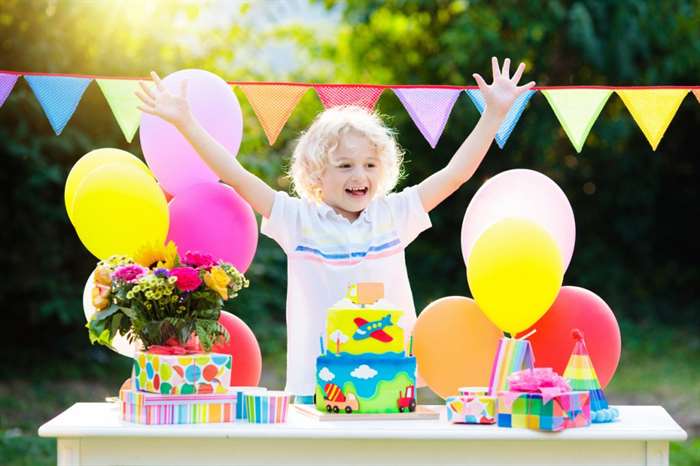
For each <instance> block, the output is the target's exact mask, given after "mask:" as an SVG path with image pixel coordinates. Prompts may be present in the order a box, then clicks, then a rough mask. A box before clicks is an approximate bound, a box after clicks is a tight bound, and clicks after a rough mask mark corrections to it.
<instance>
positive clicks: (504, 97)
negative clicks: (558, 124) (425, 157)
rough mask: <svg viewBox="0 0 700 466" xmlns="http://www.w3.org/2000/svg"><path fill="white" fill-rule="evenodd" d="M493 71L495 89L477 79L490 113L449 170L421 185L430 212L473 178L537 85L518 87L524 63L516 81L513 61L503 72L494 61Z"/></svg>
mask: <svg viewBox="0 0 700 466" xmlns="http://www.w3.org/2000/svg"><path fill="white" fill-rule="evenodd" d="M491 67H492V69H493V83H492V84H491V85H488V84H486V82H485V81H484V79H483V78H482V77H481V76H480V75H478V74H476V73H475V74H474V75H473V76H474V79H475V80H476V83H477V84H478V85H479V90H480V91H481V95H482V96H483V98H484V101H485V103H486V109H485V110H484V113H482V115H481V118H480V119H479V122H478V123H477V124H476V126H475V127H474V129H473V130H472V132H471V133H470V134H469V136H468V137H467V139H465V140H464V142H463V143H462V145H461V146H460V147H459V149H457V152H455V154H454V155H453V156H452V158H451V159H450V161H449V163H448V164H447V166H446V167H445V168H443V169H442V170H439V171H437V172H435V173H433V174H432V175H430V176H429V177H428V178H426V179H425V180H423V181H422V182H421V183H420V184H419V185H418V193H419V195H420V199H421V202H422V204H423V208H424V209H425V211H426V212H430V211H431V210H433V209H434V208H435V207H436V206H437V205H438V204H440V203H441V202H442V201H444V200H445V199H446V198H447V197H448V196H449V195H450V194H452V193H453V192H455V191H456V190H457V189H458V188H459V187H460V186H462V184H464V183H465V182H466V181H467V180H468V179H469V178H471V177H472V175H473V174H474V172H475V171H476V169H477V168H478V167H479V164H480V163H481V161H482V160H483V159H484V156H485V155H486V152H488V150H489V146H491V141H493V138H494V136H496V132H498V128H499V127H500V126H501V123H502V122H503V119H504V118H505V116H506V115H507V114H508V110H510V107H511V106H512V105H513V102H515V99H516V98H518V96H519V95H520V94H522V93H523V92H526V91H528V90H530V89H532V87H533V86H534V85H535V83H534V81H531V82H529V83H527V84H525V85H523V86H518V81H520V77H521V76H522V74H523V71H524V70H525V64H524V63H521V64H520V66H518V69H517V70H516V71H515V74H514V75H513V77H512V78H510V77H509V74H510V59H509V58H506V59H505V60H504V61H503V70H501V69H499V66H498V60H497V59H496V57H493V58H492V59H491Z"/></svg>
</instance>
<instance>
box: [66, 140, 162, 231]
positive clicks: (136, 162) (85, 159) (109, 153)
mask: <svg viewBox="0 0 700 466" xmlns="http://www.w3.org/2000/svg"><path fill="white" fill-rule="evenodd" d="M108 163H123V164H126V165H130V166H133V167H137V168H139V169H141V170H143V171H144V173H146V174H148V175H151V171H150V170H149V169H148V166H146V164H145V163H143V162H142V161H141V160H140V159H139V158H138V157H136V156H134V155H131V154H130V153H128V152H126V151H123V150H121V149H112V148H109V147H105V148H102V149H95V150H93V151H90V152H88V153H87V154H85V155H83V156H82V157H80V159H78V161H77V162H75V165H73V168H71V169H70V173H68V178H66V187H65V189H64V191H63V200H64V202H65V204H66V213H68V218H69V219H70V221H71V223H75V222H73V208H72V206H73V199H74V197H75V192H76V190H77V189H78V186H80V184H81V183H82V182H83V180H85V177H86V176H87V175H88V174H89V173H90V172H91V171H93V170H95V169H96V168H99V167H102V166H104V165H106V164H108Z"/></svg>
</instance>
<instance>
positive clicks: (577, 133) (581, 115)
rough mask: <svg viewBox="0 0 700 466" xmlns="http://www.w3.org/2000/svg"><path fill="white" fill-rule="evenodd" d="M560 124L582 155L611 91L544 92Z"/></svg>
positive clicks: (570, 90)
mask: <svg viewBox="0 0 700 466" xmlns="http://www.w3.org/2000/svg"><path fill="white" fill-rule="evenodd" d="M542 93H543V94H544V96H545V98H546V99H547V102H549V105H550V107H552V110H553V111H554V114H555V115H556V116H557V119H558V120H559V123H560V124H561V126H562V128H564V131H565V132H566V135H567V136H569V140H570V141H571V144H573V145H574V147H575V148H576V152H578V153H579V154H580V153H581V149H582V148H583V143H584V142H586V138H587V137H588V133H590V132H591V128H592V127H593V123H595V121H596V119H597V118H598V115H600V112H601V110H603V106H605V103H606V102H607V101H608V99H609V98H610V94H612V90H610V89H558V90H552V89H549V90H542Z"/></svg>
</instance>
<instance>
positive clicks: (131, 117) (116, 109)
mask: <svg viewBox="0 0 700 466" xmlns="http://www.w3.org/2000/svg"><path fill="white" fill-rule="evenodd" d="M96 81H97V84H98V85H99V86H100V89H101V90H102V94H103V95H104V96H105V99H107V103H108V104H109V108H111V109H112V113H113V114H114V118H116V119H117V123H118V124H119V128H121V130H122V133H124V137H125V138H126V140H127V141H128V142H131V140H132V139H133V138H134V134H136V130H137V129H138V127H139V124H140V123H141V110H139V109H138V108H137V106H138V105H139V104H140V103H141V101H140V100H139V98H138V97H136V95H135V94H134V92H136V90H137V89H140V87H139V82H138V81H137V80H135V79H97V80H96Z"/></svg>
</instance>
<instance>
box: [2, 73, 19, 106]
mask: <svg viewBox="0 0 700 466" xmlns="http://www.w3.org/2000/svg"><path fill="white" fill-rule="evenodd" d="M17 78H19V75H18V74H7V73H0V107H2V104H4V103H5V100H6V99H7V96H9V95H10V92H12V88H14V87H15V83H16V82H17Z"/></svg>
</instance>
